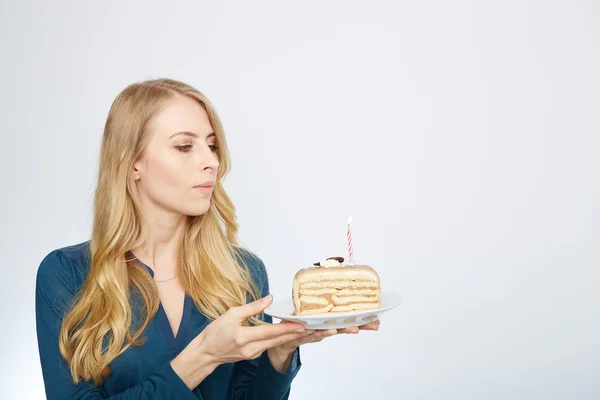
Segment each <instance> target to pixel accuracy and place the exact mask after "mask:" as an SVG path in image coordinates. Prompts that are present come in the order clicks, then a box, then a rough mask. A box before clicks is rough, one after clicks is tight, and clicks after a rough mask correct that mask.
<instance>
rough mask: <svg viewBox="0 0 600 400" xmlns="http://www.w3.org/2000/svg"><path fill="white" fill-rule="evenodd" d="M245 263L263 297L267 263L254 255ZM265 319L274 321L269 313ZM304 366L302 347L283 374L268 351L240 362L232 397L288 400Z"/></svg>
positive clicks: (266, 280)
mask: <svg viewBox="0 0 600 400" xmlns="http://www.w3.org/2000/svg"><path fill="white" fill-rule="evenodd" d="M246 262H247V264H248V266H249V268H250V272H251V273H252V275H253V279H254V280H255V282H256V283H257V285H258V287H259V289H260V291H261V295H262V297H264V296H267V295H268V294H269V280H268V276H267V271H266V268H265V265H264V263H263V262H262V261H261V260H260V259H259V258H258V257H255V256H251V259H250V260H246ZM262 319H263V321H265V322H267V323H269V324H271V323H273V319H272V318H271V316H269V315H263V316H262ZM301 366H302V362H301V360H300V349H299V348H297V349H296V350H295V352H294V355H293V359H292V362H291V363H290V366H289V367H288V370H287V371H285V372H283V373H281V372H279V371H277V370H276V369H275V368H274V367H273V365H272V364H271V361H270V360H269V357H268V355H267V352H266V351H265V352H263V353H262V355H260V356H259V357H257V358H255V359H253V360H244V361H239V362H237V363H236V366H235V370H234V374H233V378H232V383H231V385H230V390H231V394H230V396H229V398H230V399H232V400H259V399H261V400H287V399H288V398H289V395H290V389H291V385H292V381H293V380H294V378H295V377H296V375H297V374H298V372H299V370H300V368H301Z"/></svg>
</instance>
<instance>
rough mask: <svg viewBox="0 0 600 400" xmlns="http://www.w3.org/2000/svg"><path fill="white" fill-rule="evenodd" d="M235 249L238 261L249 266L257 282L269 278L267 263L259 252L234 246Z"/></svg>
mask: <svg viewBox="0 0 600 400" xmlns="http://www.w3.org/2000/svg"><path fill="white" fill-rule="evenodd" d="M234 250H235V253H236V257H237V260H238V262H239V263H240V264H243V265H246V266H247V267H248V269H249V270H250V273H251V274H252V278H253V279H254V280H255V281H257V283H259V284H260V283H263V282H266V281H267V280H268V277H267V269H266V267H265V263H264V262H263V260H262V259H261V258H260V257H259V256H258V254H256V253H255V252H252V251H250V250H249V249H247V248H243V247H234Z"/></svg>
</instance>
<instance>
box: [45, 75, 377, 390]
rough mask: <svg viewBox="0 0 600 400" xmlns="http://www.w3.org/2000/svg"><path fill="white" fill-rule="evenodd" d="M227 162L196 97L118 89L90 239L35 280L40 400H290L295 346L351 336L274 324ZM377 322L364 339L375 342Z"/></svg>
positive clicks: (167, 86) (162, 84)
mask: <svg viewBox="0 0 600 400" xmlns="http://www.w3.org/2000/svg"><path fill="white" fill-rule="evenodd" d="M229 164H230V161H229V155H228V151H227V145H226V141H225V136H224V133H223V128H222V125H221V123H220V121H219V118H218V117H217V114H216V112H215V110H214V108H213V107H212V105H211V104H210V102H209V101H208V100H207V98H206V97H205V96H203V95H202V94H201V93H200V92H199V91H197V90H195V89H194V88H192V87H190V86H188V85H186V84H184V83H182V82H177V81H173V80H168V79H160V80H152V81H146V82H141V83H135V84H132V85H130V86H128V87H127V88H125V89H124V90H123V91H122V92H121V93H120V94H119V95H118V96H117V98H116V99H115V101H114V102H113V104H112V107H111V109H110V111H109V115H108V118H107V121H106V126H105V130H104V136H103V141H102V147H101V154H100V165H99V171H98V178H97V179H98V182H97V190H96V194H95V204H94V221H93V229H92V235H91V239H90V240H89V241H87V242H84V243H80V244H76V245H72V246H68V247H64V248H61V249H57V250H55V251H53V252H51V253H50V254H48V255H47V256H46V257H45V258H44V260H43V261H42V263H41V265H40V267H39V269H38V275H37V286H36V319H37V335H38V343H39V352H40V358H41V363H42V372H43V376H44V383H45V388H46V395H47V398H48V399H105V398H108V399H207V400H215V399H217V400H218V399H278V400H279V399H287V398H288V396H289V393H290V387H291V383H292V380H293V379H294V377H295V376H296V374H297V373H298V371H299V369H300V366H301V362H300V354H299V346H300V345H302V344H305V343H310V342H318V341H320V340H322V339H323V338H324V337H326V336H331V335H334V334H337V333H358V330H359V328H357V327H353V328H348V329H345V330H339V331H336V330H332V331H317V332H310V331H305V330H304V329H303V328H302V326H301V325H297V324H292V323H280V324H273V323H272V320H271V319H270V318H269V317H268V316H266V315H264V314H263V311H264V309H265V308H266V307H267V306H268V305H269V304H270V303H271V301H272V298H271V296H270V295H269V284H268V279H267V273H266V270H265V266H264V264H263V263H262V262H261V260H260V258H258V257H257V256H256V255H254V254H253V253H251V252H250V251H248V250H245V249H243V248H242V247H241V246H240V245H239V244H238V243H237V240H236V233H237V228H238V227H237V223H236V216H235V210H234V207H233V204H232V202H231V200H230V199H229V197H228V196H227V194H226V192H225V190H224V189H223V179H224V177H225V176H226V175H227V173H228V172H229ZM378 327H379V325H378V323H372V324H369V325H367V326H364V327H361V329H369V330H377V329H378Z"/></svg>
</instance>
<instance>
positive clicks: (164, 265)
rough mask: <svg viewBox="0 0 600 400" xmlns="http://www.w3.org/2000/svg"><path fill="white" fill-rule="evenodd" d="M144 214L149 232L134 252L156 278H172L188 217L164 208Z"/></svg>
mask: <svg viewBox="0 0 600 400" xmlns="http://www.w3.org/2000/svg"><path fill="white" fill-rule="evenodd" d="M144 215H145V217H146V221H147V223H148V231H147V233H148V234H147V236H146V237H145V238H144V241H143V242H142V244H141V245H140V246H138V247H136V248H134V249H132V253H133V254H134V255H135V256H136V258H138V259H139V260H140V261H142V262H143V263H144V264H146V265H148V266H149V267H150V268H152V270H153V271H154V277H155V279H163V278H170V277H172V276H174V275H175V271H176V268H177V260H178V256H179V249H180V245H181V240H182V238H183V234H184V231H185V226H186V219H187V217H186V216H185V215H181V214H175V213H172V212H166V211H164V210H153V212H150V210H145V212H144Z"/></svg>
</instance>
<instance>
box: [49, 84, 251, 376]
mask: <svg viewBox="0 0 600 400" xmlns="http://www.w3.org/2000/svg"><path fill="white" fill-rule="evenodd" d="M175 95H183V96H187V97H189V98H191V99H193V100H195V101H198V103H200V104H201V105H202V106H203V107H204V109H205V110H206V112H207V114H208V117H209V119H210V122H211V124H212V127H213V129H214V132H215V134H216V139H217V145H218V147H219V150H218V152H217V154H218V161H219V169H218V175H217V182H216V184H215V187H214V192H213V196H212V199H211V205H210V209H209V210H208V212H207V213H206V214H204V215H201V216H197V217H191V216H190V217H188V218H187V229H186V232H185V234H184V236H183V240H182V243H181V246H180V254H179V255H180V257H179V259H180V261H179V265H178V266H177V268H178V269H177V273H178V277H179V279H180V282H181V285H182V286H183V288H184V290H185V292H186V293H187V294H188V295H189V296H190V297H191V298H192V299H193V300H194V303H195V304H196V306H197V307H198V308H199V310H200V311H201V312H202V313H203V314H204V315H206V316H207V317H208V318H210V319H215V318H217V317H218V316H220V315H221V314H223V313H224V312H225V311H227V309H229V308H230V307H233V306H238V305H242V304H245V303H246V302H247V301H248V300H249V299H250V300H252V299H257V298H259V296H260V293H259V290H258V287H257V284H256V283H255V282H253V280H252V276H251V273H250V271H249V269H248V266H247V265H246V263H245V262H244V260H243V258H240V257H239V254H240V253H239V252H238V251H237V250H239V247H240V246H239V244H238V242H237V239H236V236H237V230H238V224H237V222H236V215H235V208H234V206H233V204H232V202H231V200H230V198H229V196H228V195H227V193H226V192H225V190H224V188H223V179H224V177H225V176H226V175H227V174H228V173H229V169H230V158H229V153H228V150H227V146H226V141H225V136H224V132H223V127H222V125H221V122H220V120H219V118H218V116H217V113H216V112H215V109H214V107H213V106H212V105H211V104H210V102H209V101H208V99H207V98H206V97H205V96H204V95H203V94H202V93H200V92H199V91H198V90H196V89H194V88H193V87H191V86H189V85H187V84H184V83H182V82H178V81H174V80H171V79H158V80H150V81H145V82H140V83H134V84H132V85H130V86H128V87H126V88H125V89H124V90H123V91H122V92H121V93H120V94H119V95H118V96H117V98H116V99H115V100H114V102H113V104H112V106H111V108H110V111H109V114H108V117H107V121H106V125H105V128H104V135H103V139H102V146H101V152H100V165H99V171H98V182H97V189H96V193H95V200H94V221H93V229H92V237H91V241H90V250H91V260H90V262H91V265H90V270H89V274H88V276H87V278H86V280H85V283H84V284H83V287H82V288H81V290H80V292H79V293H78V295H77V297H76V301H75V302H74V304H73V306H72V308H71V309H70V311H69V312H68V314H67V315H66V316H65V318H64V320H63V323H62V327H61V330H60V336H59V346H60V351H61V354H62V355H63V357H64V358H65V359H66V360H67V362H68V364H69V367H70V370H71V375H72V378H73V382H74V383H77V382H79V381H80V380H93V381H94V383H95V384H97V385H98V384H100V383H101V381H102V379H103V378H104V377H106V376H107V375H108V374H110V368H109V364H110V363H111V362H112V361H113V360H114V359H115V358H116V357H118V356H119V355H120V354H121V353H123V352H124V351H125V350H127V349H128V348H129V347H130V346H138V345H140V344H142V343H143V339H142V333H143V331H144V330H145V329H146V327H147V326H148V324H149V322H150V320H151V319H152V318H153V317H154V315H155V314H156V312H157V310H158V303H159V300H158V292H157V290H156V286H155V283H154V281H153V279H152V278H151V277H150V275H149V274H148V272H147V271H146V270H145V268H144V267H143V266H141V265H140V264H139V263H138V262H136V261H135V260H133V259H132V257H128V254H130V251H131V249H133V248H135V247H136V246H137V245H139V244H141V242H142V240H143V238H144V237H145V234H146V232H147V227H146V225H145V223H144V218H143V215H142V213H141V209H140V202H139V197H138V194H137V189H136V184H135V181H134V179H133V175H132V169H133V164H134V161H135V160H136V159H137V158H138V157H139V156H140V155H141V154H142V152H143V150H144V147H145V145H146V144H147V142H148V135H147V134H146V127H147V125H148V122H149V121H150V120H151V119H152V118H153V117H154V116H155V115H156V114H157V113H158V112H159V111H160V110H161V109H162V108H163V107H164V105H165V104H166V102H167V101H168V100H169V99H171V98H172V97H173V96H175ZM133 291H135V292H136V293H139V295H141V298H142V299H143V306H144V308H143V310H144V311H145V317H144V319H143V322H142V323H141V324H140V325H139V328H138V329H137V330H136V331H135V332H132V326H133V325H132V317H133V315H132V314H133V312H132V307H131V303H130V301H131V299H132V292H133ZM252 323H261V321H260V320H258V319H256V318H251V319H249V320H246V321H245V324H246V325H248V324H252Z"/></svg>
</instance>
